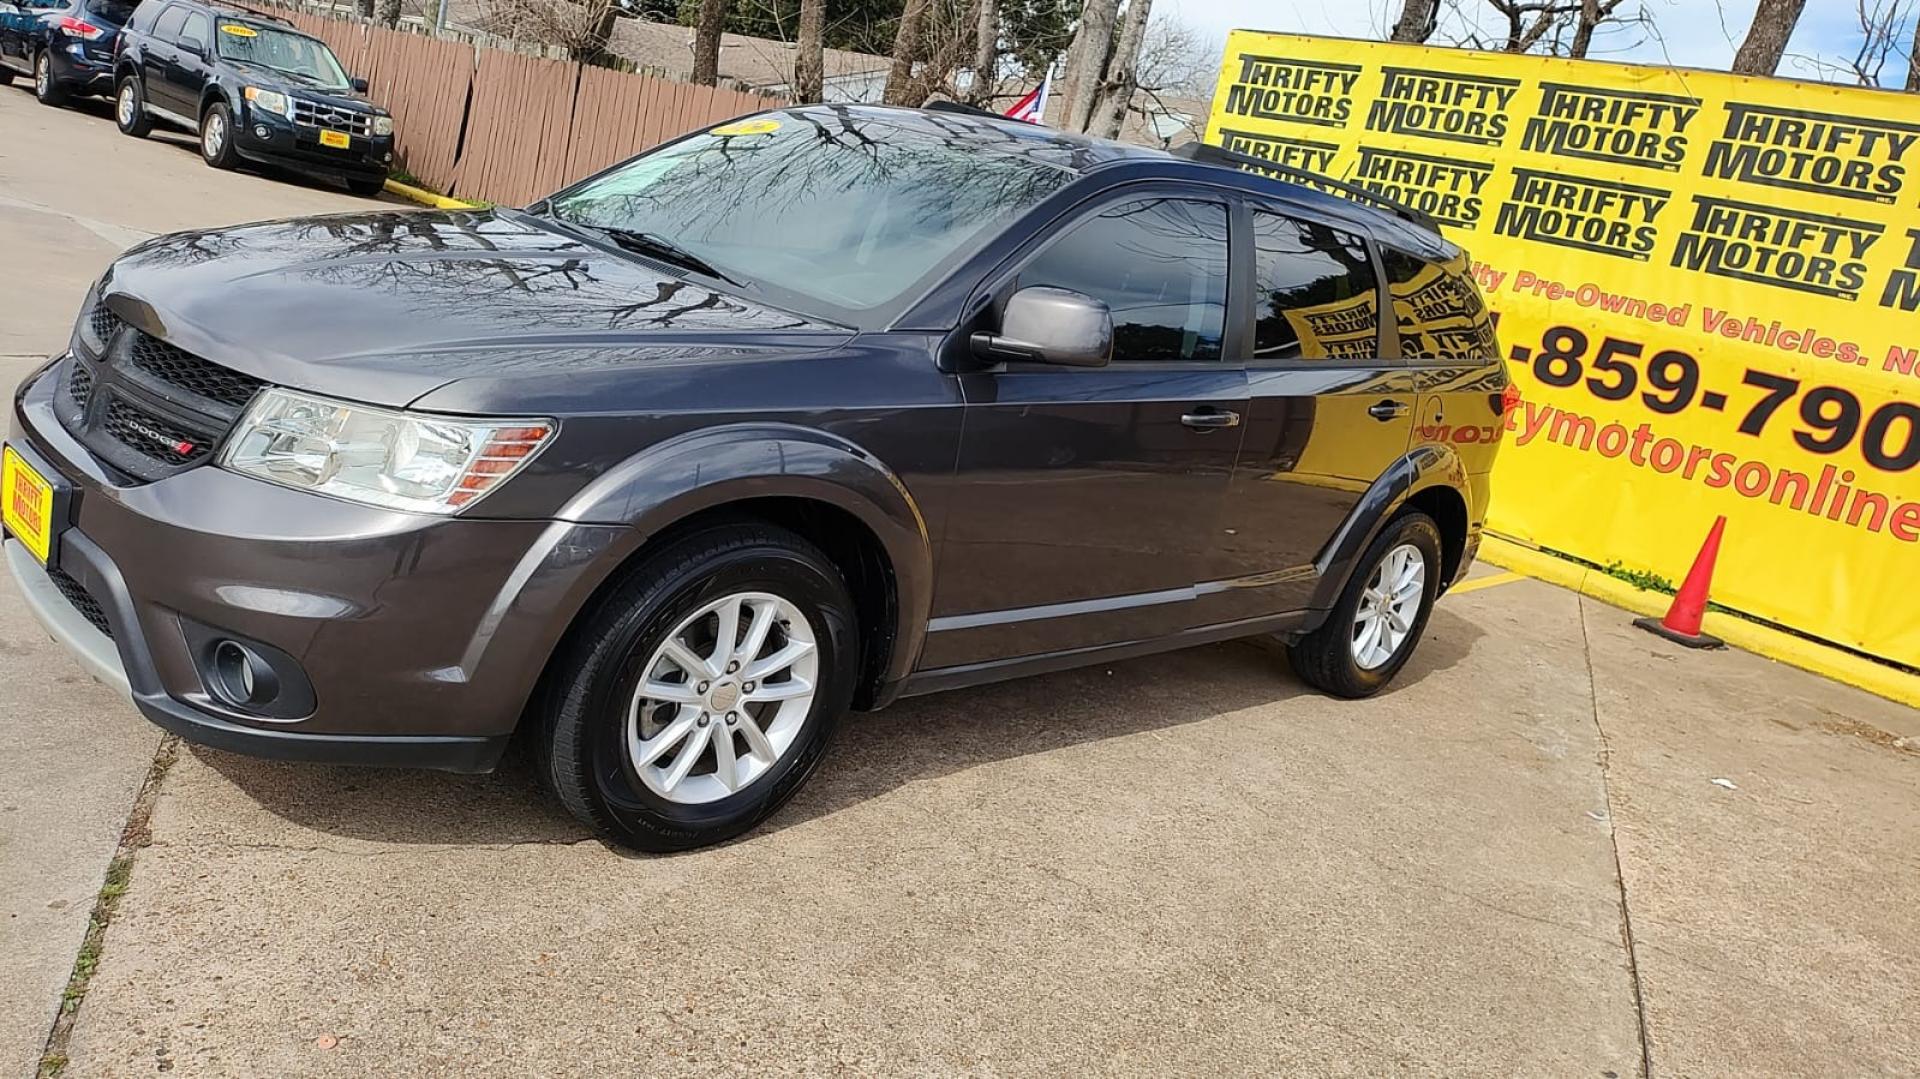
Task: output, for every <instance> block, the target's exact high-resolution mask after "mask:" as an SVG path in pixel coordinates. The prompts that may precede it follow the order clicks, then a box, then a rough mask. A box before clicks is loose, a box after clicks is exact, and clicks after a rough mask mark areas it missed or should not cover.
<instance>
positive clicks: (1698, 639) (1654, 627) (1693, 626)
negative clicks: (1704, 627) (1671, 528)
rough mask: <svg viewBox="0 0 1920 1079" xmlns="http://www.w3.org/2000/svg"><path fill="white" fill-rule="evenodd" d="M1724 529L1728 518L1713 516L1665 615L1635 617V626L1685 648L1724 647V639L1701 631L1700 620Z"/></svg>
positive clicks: (1703, 613) (1704, 610)
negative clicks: (1690, 565) (1705, 540)
mask: <svg viewBox="0 0 1920 1079" xmlns="http://www.w3.org/2000/svg"><path fill="white" fill-rule="evenodd" d="M1726 529H1727V519H1726V518H1725V517H1724V516H1723V517H1716V518H1714V520H1713V527H1712V528H1710V529H1708V530H1707V542H1705V543H1703V544H1701V545H1700V553H1699V554H1697V555H1695V556H1694V559H1693V568H1692V569H1690V570H1688V571H1687V579H1686V580H1685V581H1683V582H1681V584H1680V591H1678V592H1676V593H1674V596H1673V605H1672V606H1670V607H1668V608H1667V616H1666V617H1665V618H1636V619H1634V620H1633V624H1634V625H1636V626H1639V627H1640V628H1641V629H1644V630H1648V631H1650V632H1653V633H1658V634H1659V635H1660V636H1662V637H1665V638H1666V639H1667V640H1669V641H1673V642H1675V643H1677V644H1684V645H1686V646H1687V647H1688V648H1723V647H1725V646H1726V642H1725V641H1723V640H1721V639H1720V638H1718V637H1714V636H1711V635H1709V634H1705V633H1702V632H1700V620H1701V618H1702V617H1703V616H1704V615H1705V614H1706V613H1707V587H1708V585H1709V584H1711V583H1712V581H1713V561H1714V559H1715V558H1717V557H1719V554H1720V534H1721V533H1723V532H1725V531H1726Z"/></svg>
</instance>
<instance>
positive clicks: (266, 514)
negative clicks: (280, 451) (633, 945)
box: [5, 368, 628, 772]
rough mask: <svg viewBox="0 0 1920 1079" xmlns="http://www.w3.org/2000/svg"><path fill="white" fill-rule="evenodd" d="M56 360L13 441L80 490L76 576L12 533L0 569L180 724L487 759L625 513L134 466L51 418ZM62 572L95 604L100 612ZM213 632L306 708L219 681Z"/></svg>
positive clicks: (92, 665)
mask: <svg viewBox="0 0 1920 1079" xmlns="http://www.w3.org/2000/svg"><path fill="white" fill-rule="evenodd" d="M56 370H57V368H56ZM54 380H55V379H54V376H53V375H50V374H41V375H39V376H37V377H36V378H34V379H33V380H30V381H29V383H28V384H27V385H26V386H24V387H23V388H22V390H21V392H20V393H19V394H18V396H17V397H16V398H15V402H14V411H13V417H12V434H11V435H10V437H9V439H8V441H10V442H12V443H13V444H15V445H16V446H20V447H23V448H24V449H25V450H27V451H28V452H29V454H30V456H31V457H32V458H37V461H36V462H35V463H36V464H39V465H44V466H46V467H47V468H49V469H50V470H51V472H53V473H54V474H56V475H57V476H58V477H59V479H61V480H63V481H64V482H65V483H67V484H69V485H71V487H72V489H73V492H74V494H73V497H72V506H73V509H72V514H71V521H70V523H69V524H68V526H67V527H66V528H65V530H64V531H62V532H61V533H60V536H59V538H58V539H57V541H56V543H55V555H54V558H53V560H52V561H53V563H54V566H55V567H56V568H57V571H58V573H60V574H63V575H64V576H65V578H66V581H64V582H56V580H55V579H54V576H53V575H52V574H50V573H49V570H48V568H47V567H43V566H41V565H40V564H39V562H38V561H36V560H35V559H34V558H33V557H32V555H30V554H29V553H28V552H27V551H26V550H25V548H24V547H23V546H22V545H21V544H20V543H18V542H17V541H14V540H11V539H10V540H8V541H7V543H6V545H5V556H6V561H7V565H8V569H9V570H10V571H11V573H12V574H13V576H14V577H15V579H16V580H17V581H18V582H19V584H20V588H21V592H22V594H23V595H25V596H26V597H27V603H28V606H29V608H30V609H31V610H32V611H33V613H34V615H35V617H36V618H37V619H38V620H39V621H40V623H41V624H42V625H43V626H44V627H45V628H46V629H47V631H48V632H49V633H51V634H52V635H53V637H54V638H55V639H56V640H58V641H59V642H60V643H61V644H62V645H64V646H65V647H66V648H67V649H68V650H69V651H70V652H72V653H73V654H74V655H75V656H76V657H77V658H78V659H79V661H80V663H81V664H82V665H83V666H84V667H85V668H86V669H87V670H88V671H89V673H91V674H93V675H94V676H95V677H97V678H99V679H100V680H101V681H103V682H106V683H108V684H110V685H113V686H116V687H118V688H121V689H123V690H124V691H125V692H126V693H127V694H128V695H129V696H130V697H131V698H132V699H133V702H134V704H135V705H136V706H137V707H138V708H139V710H140V711H141V712H142V713H143V714H144V715H145V716H146V717H147V718H148V719H150V720H152V721H153V722H155V723H157V724H159V725H160V726H162V727H164V728H166V729H167V730H170V731H173V732H174V733H176V734H179V735H181V736H182V737H184V738H187V739H188V740H190V741H194V742H199V743H202V744H206V745H210V746H214V747H217V748H221V749H228V750H233V751H236V752H241V753H249V754H253V755H257V756H265V757H279V758H289V759H297V760H312V761H330V762H336V763H346V764H378V765H393V766H404V767H428V768H439V769H446V770H450V771H459V772H475V771H485V770H487V769H489V768H491V767H492V766H493V764H494V763H495V762H496V761H497V759H498V758H499V755H500V753H501V751H502V750H503V749H504V747H505V745H506V742H507V739H508V737H509V736H510V735H511V733H512V731H513V729H514V727H515V726H516V724H517V723H518V720H519V718H520V714H521V712H522V710H523V709H524V706H525V703H526V701H527V700H528V698H529V696H530V694H531V692H532V689H533V687H534V685H535V683H536V682H537V681H538V679H539V677H540V673H541V671H542V670H543V669H544V667H545V663H546V658H547V657H548V656H549V655H551V654H552V651H553V648H554V646H555V645H556V643H557V642H558V640H559V639H560V636H561V634H562V633H563V632H564V630H565V628H566V626H567V624H568V623H569V622H570V621H571V619H572V615H573V613H574V612H575V611H577V610H578V609H579V608H580V606H581V605H583V604H584V603H585V602H586V599H587V597H588V596H590V595H591V593H592V590H593V588H595V587H596V586H597V585H598V583H599V581H600V578H601V576H602V575H603V574H604V572H605V570H604V568H603V563H604V561H605V558H604V556H607V555H609V553H610V552H615V551H616V549H617V548H619V547H621V546H622V544H623V541H624V540H625V538H626V536H627V534H628V530H627V529H625V528H620V527H609V526H601V525H573V524H569V523H566V522H550V521H496V520H478V519H469V518H464V517H450V518H443V517H428V516H422V515H415V514H405V513H396V512H392V511H386V510H379V509H374V508H370V507H363V506H358V505H354V504H351V503H346V502H340V501H337V500H334V499H330V498H324V497H321V496H317V495H311V494H307V493H305V492H300V491H292V490H287V489H285V488H281V487H277V486H274V485H272V484H267V483H264V482H261V481H257V480H253V479H250V478H248V477H245V476H240V475H236V474H233V473H230V472H227V471H225V470H222V469H219V468H215V467H211V466H206V467H200V468H196V469H191V470H189V471H186V472H183V473H180V474H178V475H175V476H171V477H169V478H166V479H162V480H159V481H156V482H153V483H149V484H143V485H137V486H125V485H122V484H121V483H117V482H116V481H115V480H113V479H112V478H110V477H109V475H108V474H107V473H106V472H105V470H104V469H102V468H101V466H100V465H99V464H98V463H97V462H96V461H94V459H93V458H92V457H91V456H90V455H89V454H88V453H87V452H86V450H85V449H84V448H83V447H81V446H80V444H79V443H78V442H77V441H76V440H74V439H73V437H72V436H71V435H70V434H69V433H68V432H67V431H66V429H65V428H63V427H61V426H60V424H59V422H58V421H57V420H56V419H55V418H54V415H53V412H52V395H53V383H54ZM62 583H64V584H66V585H67V586H68V587H69V589H79V590H83V591H82V592H81V593H80V594H81V597H82V600H83V601H84V600H90V601H91V603H92V604H94V605H97V610H96V611H94V615H95V618H96V619H98V620H99V624H98V625H96V624H93V623H92V622H90V621H89V620H88V619H87V618H86V617H85V616H84V615H83V614H82V613H81V611H80V609H79V608H78V607H77V606H76V605H75V601H74V600H72V599H71V598H70V593H63V591H62V590H61V587H60V585H61V584H62ZM102 627H104V629H103V628H102ZM209 631H211V632H212V633H214V634H216V635H219V636H221V637H223V638H226V637H230V638H233V639H238V640H242V641H247V642H257V643H259V644H264V645H266V646H268V647H269V648H271V649H274V650H276V651H277V652H278V653H280V654H284V656H285V657H287V658H288V659H289V660H290V661H291V662H293V663H296V664H297V665H298V668H299V673H300V675H301V676H302V677H303V678H304V680H305V681H306V682H307V683H309V684H310V686H311V689H312V701H313V703H312V707H311V711H310V712H309V713H308V714H306V715H303V716H293V717H283V718H268V717H266V716H263V715H260V714H250V713H249V712H248V711H247V710H245V709H243V708H239V707H235V706H231V705H230V704H228V703H227V702H225V701H223V700H222V698H221V696H220V695H219V694H218V693H217V692H215V691H214V688H213V687H212V684H211V682H212V680H211V678H210V677H209V675H208V674H207V673H206V672H207V671H208V670H209V666H208V660H207V653H206V641H207V636H206V635H207V633H208V632H209Z"/></svg>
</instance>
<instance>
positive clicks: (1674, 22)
mask: <svg viewBox="0 0 1920 1079" xmlns="http://www.w3.org/2000/svg"><path fill="white" fill-rule="evenodd" d="M1755 2H1756V0H1628V2H1627V4H1626V5H1625V8H1626V9H1633V8H1641V9H1644V10H1645V11H1646V12H1647V13H1648V14H1649V15H1651V16H1652V23H1653V26H1654V28H1655V30H1656V31H1657V32H1654V33H1649V32H1647V31H1646V30H1644V29H1642V28H1640V27H1631V28H1622V29H1619V30H1616V31H1614V32H1611V33H1607V34H1603V35H1601V36H1599V37H1598V38H1596V40H1595V44H1594V51H1593V53H1592V54H1591V58H1592V59H1595V60H1620V61H1625V62H1629V63H1648V64H1675V65H1680V66H1684V67H1700V68H1709V69H1718V70H1722V71H1724V70H1726V69H1727V67H1729V66H1730V65H1731V64H1732V63H1733V54H1734V52H1735V50H1736V49H1738V48H1739V44H1740V39H1741V37H1743V36H1744V35H1745V33H1746V29H1747V24H1748V22H1749V20H1751V19H1752V17H1753V8H1754V4H1755ZM1869 3H1871V0H1869ZM1456 6H1457V7H1458V8H1461V9H1464V10H1465V11H1466V12H1468V13H1475V12H1479V11H1481V10H1482V9H1484V11H1485V13H1486V14H1485V15H1484V16H1483V17H1482V18H1481V19H1480V26H1481V27H1482V28H1483V29H1484V30H1486V31H1489V32H1491V31H1493V30H1494V29H1495V23H1496V19H1498V21H1499V26H1500V27H1501V34H1502V36H1504V26H1505V20H1504V19H1503V18H1499V17H1497V16H1495V15H1494V14H1493V12H1492V9H1491V8H1490V7H1486V6H1485V5H1484V4H1483V3H1481V2H1480V0H1457V4H1456ZM1905 6H1907V5H1903V7H1905ZM1912 6H1913V7H1915V8H1920V2H1916V3H1915V4H1914V5H1912ZM1399 10H1400V2H1399V0H1155V3H1154V11H1155V12H1156V13H1165V14H1170V15H1176V16H1178V17H1179V18H1180V20H1181V21H1183V22H1185V23H1187V24H1188V25H1190V26H1192V27H1194V28H1195V29H1197V30H1199V31H1201V32H1202V33H1203V34H1204V35H1206V37H1207V38H1208V39H1209V40H1211V41H1213V42H1215V43H1217V44H1221V45H1223V44H1224V43H1225V41H1226V35H1227V31H1229V30H1232V29H1235V28H1244V29H1255V30H1277V31H1282V32H1288V33H1305V34H1332V35H1338V36H1344V37H1380V36H1383V35H1384V30H1383V28H1384V27H1389V26H1391V25H1392V22H1393V20H1394V18H1395V17H1397V16H1398V14H1399ZM1912 17H1913V16H1912V14H1909V15H1908V19H1909V20H1911V18H1912ZM1460 25H1461V24H1460V22H1459V21H1458V19H1457V18H1456V19H1455V20H1454V21H1453V22H1452V23H1450V24H1447V26H1448V28H1449V29H1456V30H1457V29H1459V28H1460ZM1905 25H1906V27H1907V31H1906V34H1905V35H1904V36H1903V38H1902V41H1903V42H1908V43H1910V42H1911V41H1912V40H1913V37H1912V30H1911V27H1912V25H1913V24H1912V22H1911V21H1908V22H1907V23H1906V24H1905ZM1859 40H1860V30H1859V23H1858V21H1857V17H1856V15H1855V12H1854V0H1807V7H1806V13H1805V14H1804V15H1802V16H1801V18H1800V23H1799V27H1798V29H1797V30H1796V32H1795V33H1794V36H1793V40H1792V42H1791V43H1790V44H1789V45H1788V48H1787V59H1786V60H1785V61H1784V62H1783V63H1782V64H1781V65H1780V71H1779V74H1781V75H1784V76H1788V77H1792V78H1802V79H1825V80H1834V79H1837V78H1840V76H1839V75H1837V74H1835V73H1834V72H1833V71H1832V70H1831V69H1826V70H1823V69H1822V68H1821V66H1820V65H1821V63H1822V62H1825V63H1828V64H1831V63H1835V62H1838V61H1839V60H1840V58H1841V57H1842V56H1843V55H1844V56H1851V55H1852V54H1853V52H1854V50H1855V49H1856V48H1857V46H1858V44H1859ZM1905 77H1906V60H1905V57H1896V58H1894V59H1893V60H1890V61H1889V62H1888V64H1887V69H1886V71H1885V72H1884V73H1883V74H1882V76H1881V82H1882V84H1883V85H1893V86H1899V85H1902V84H1903V83H1904V81H1905ZM1847 81H1852V80H1851V77H1850V76H1849V77H1848V78H1847Z"/></svg>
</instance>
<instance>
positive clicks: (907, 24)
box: [885, 0, 928, 105]
mask: <svg viewBox="0 0 1920 1079" xmlns="http://www.w3.org/2000/svg"><path fill="white" fill-rule="evenodd" d="M927 3H928V0H907V4H906V7H905V8H904V9H902V10H901V12H900V28H899V29H898V30H896V31H894V35H893V67H892V68H890V69H888V71H887V89H886V97H885V100H886V102H887V104H889V105H918V104H920V102H919V101H918V100H915V98H916V97H917V96H918V95H917V94H916V93H915V89H916V87H915V84H914V78H913V61H914V58H915V56H916V54H917V53H919V51H920V24H921V23H922V22H924V21H925V20H926V17H927Z"/></svg>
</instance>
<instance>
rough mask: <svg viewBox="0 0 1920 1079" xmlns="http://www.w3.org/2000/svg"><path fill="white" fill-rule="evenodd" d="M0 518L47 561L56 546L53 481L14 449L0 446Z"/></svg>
mask: <svg viewBox="0 0 1920 1079" xmlns="http://www.w3.org/2000/svg"><path fill="white" fill-rule="evenodd" d="M0 521H4V522H5V523H6V526H7V531H9V532H11V533H13V535H14V537H15V538H16V539H18V540H19V541H20V542H21V543H23V544H25V545H26V547H27V550H29V551H32V552H33V557H35V558H38V559H39V560H40V561H41V562H43V563H44V562H46V560H47V552H48V551H50V550H52V548H53V484H51V483H48V482H47V478H46V477H45V476H42V475H41V474H40V473H39V472H38V471H37V470H36V469H35V468H34V467H33V466H32V465H30V464H28V463H27V462H26V461H25V460H24V459H22V458H21V456H20V455H19V454H17V453H15V452H14V451H13V447H12V446H8V447H6V448H5V449H0Z"/></svg>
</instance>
